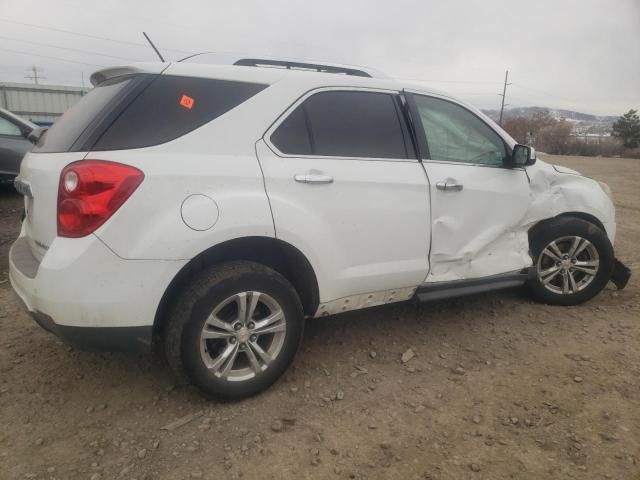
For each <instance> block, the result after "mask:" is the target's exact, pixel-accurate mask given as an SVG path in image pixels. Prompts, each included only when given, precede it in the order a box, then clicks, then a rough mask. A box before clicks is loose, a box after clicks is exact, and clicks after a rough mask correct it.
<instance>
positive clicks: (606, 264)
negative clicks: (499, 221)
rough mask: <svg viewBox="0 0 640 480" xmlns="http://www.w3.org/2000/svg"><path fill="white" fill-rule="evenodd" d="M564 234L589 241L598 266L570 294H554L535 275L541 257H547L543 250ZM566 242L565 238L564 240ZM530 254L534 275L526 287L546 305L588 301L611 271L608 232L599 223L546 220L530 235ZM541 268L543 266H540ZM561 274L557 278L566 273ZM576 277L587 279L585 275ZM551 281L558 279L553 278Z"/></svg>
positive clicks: (572, 219)
mask: <svg viewBox="0 0 640 480" xmlns="http://www.w3.org/2000/svg"><path fill="white" fill-rule="evenodd" d="M566 237H581V238H582V239H585V240H588V241H589V242H590V243H591V245H592V246H593V247H594V248H595V251H596V252H597V256H598V261H599V265H598V267H597V273H596V274H595V275H592V277H593V278H592V279H591V280H590V283H588V284H587V285H586V286H585V287H584V288H583V289H581V290H576V291H573V289H572V288H570V293H561V292H560V293H557V292H553V291H551V290H550V289H549V288H548V287H546V286H545V285H544V284H543V282H542V280H541V279H540V277H539V275H538V271H539V266H541V265H540V264H541V262H542V260H546V261H549V260H550V259H542V260H541V254H542V252H543V250H544V249H545V248H546V247H547V246H548V245H549V244H550V243H551V242H553V241H556V240H558V239H562V238H566ZM565 242H568V241H567V240H565ZM531 253H532V256H533V261H534V263H533V265H534V275H533V278H532V279H531V280H530V281H529V283H528V285H529V289H530V291H531V294H532V295H533V297H534V298H535V299H536V300H538V301H540V302H542V303H547V304H549V305H563V306H569V305H579V304H581V303H584V302H586V301H588V300H590V299H591V298H593V297H595V296H596V295H597V294H598V293H600V291H601V290H602V289H603V288H604V287H605V286H606V285H607V283H608V282H609V280H610V278H611V273H612V271H613V261H614V254H613V247H612V246H611V242H610V241H609V238H608V237H607V234H606V233H605V232H604V231H603V230H602V229H601V228H599V227H598V226H596V225H594V224H592V223H589V222H587V221H585V220H582V219H580V218H575V217H559V218H555V219H552V220H548V221H546V222H545V223H544V224H543V225H541V226H540V227H539V228H537V229H536V232H535V234H534V235H533V236H532V238H531ZM539 260H540V261H539ZM556 265H557V264H556ZM542 270H545V269H544V268H542ZM572 271H573V270H572ZM560 273H561V280H560V281H562V276H563V275H567V273H562V272H560ZM577 274H578V275H584V274H582V273H580V272H577ZM546 278H548V277H546ZM579 278H586V276H583V277H579ZM554 281H557V280H555V279H554ZM557 288H561V287H557Z"/></svg>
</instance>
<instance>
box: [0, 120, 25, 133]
mask: <svg viewBox="0 0 640 480" xmlns="http://www.w3.org/2000/svg"><path fill="white" fill-rule="evenodd" d="M0 135H11V136H16V137H20V136H22V132H21V131H20V127H18V126H17V125H16V124H15V123H12V122H10V121H9V120H7V119H6V118H4V117H0Z"/></svg>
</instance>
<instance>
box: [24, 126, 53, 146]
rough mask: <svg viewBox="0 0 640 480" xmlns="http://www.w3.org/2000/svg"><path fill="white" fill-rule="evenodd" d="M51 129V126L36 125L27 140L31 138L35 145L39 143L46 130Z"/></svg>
mask: <svg viewBox="0 0 640 480" xmlns="http://www.w3.org/2000/svg"><path fill="white" fill-rule="evenodd" d="M47 130H49V127H36V128H34V129H33V130H31V132H29V134H28V135H27V140H29V141H30V142H31V143H33V144H34V145H35V144H36V143H38V141H39V140H40V138H41V137H42V135H43V134H44V132H46V131H47Z"/></svg>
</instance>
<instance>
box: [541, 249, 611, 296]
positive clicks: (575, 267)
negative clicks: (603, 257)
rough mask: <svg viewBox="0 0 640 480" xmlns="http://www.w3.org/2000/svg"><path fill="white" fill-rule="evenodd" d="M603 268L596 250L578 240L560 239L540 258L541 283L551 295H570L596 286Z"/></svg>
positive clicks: (544, 250) (544, 251)
mask: <svg viewBox="0 0 640 480" xmlns="http://www.w3.org/2000/svg"><path fill="white" fill-rule="evenodd" d="M599 266H600V256H599V255H598V250H596V247H594V245H593V244H592V243H591V242H590V241H589V240H587V239H585V238H582V237H578V236H568V237H561V238H558V239H557V240H553V241H552V242H551V243H549V244H548V245H547V246H546V247H545V248H544V249H543V250H542V253H541V254H540V256H539V258H538V263H537V265H536V270H537V273H538V280H539V281H540V283H542V285H544V288H546V289H547V290H549V291H550V292H552V293H556V294H560V295H570V294H573V293H577V292H580V291H581V290H584V289H585V288H587V287H588V286H589V284H591V282H593V280H594V279H595V278H596V275H597V273H598V268H599Z"/></svg>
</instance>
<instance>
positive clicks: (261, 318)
mask: <svg viewBox="0 0 640 480" xmlns="http://www.w3.org/2000/svg"><path fill="white" fill-rule="evenodd" d="M167 322H168V324H167V328H166V332H165V352H166V354H167V359H168V360H169V363H170V365H171V366H172V367H173V369H174V370H175V371H176V373H177V374H178V376H179V377H186V379H187V380H189V381H190V382H191V383H193V384H195V385H196V386H197V387H198V388H200V389H201V390H202V391H203V392H204V393H206V394H208V395H211V396H214V397H217V398H223V399H239V398H243V397H248V396H251V395H255V394H256V393H259V392H260V391H262V390H264V389H266V388H267V387H269V386H270V385H271V384H273V383H274V382H275V381H276V380H277V379H278V378H279V377H280V376H281V375H282V374H283V373H284V371H285V370H286V369H287V367H288V366H289V364H290V363H291V361H292V360H293V357H294V355H295V353H296V351H297V349H298V346H299V344H300V340H301V339H302V332H303V325H304V323H303V322H304V316H303V311H302V305H301V303H300V299H299V297H298V294H297V292H296V291H295V289H294V288H293V286H292V285H291V284H290V283H289V282H288V281H287V279H286V278H284V277H283V276H282V275H280V274H279V273H278V272H276V271H274V270H272V269H270V268H268V267H266V266H264V265H261V264H258V263H253V262H245V261H242V262H240V261H238V262H231V263H226V264H222V265H216V266H213V267H211V268H210V269H208V270H206V271H204V272H202V273H201V274H200V275H199V276H197V277H196V278H194V279H193V280H192V281H191V282H190V284H189V285H187V286H186V288H185V289H184V291H183V292H182V294H181V295H180V297H179V298H178V300H177V301H176V302H175V303H174V304H173V306H172V308H171V309H170V311H169V317H168V318H167Z"/></svg>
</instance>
